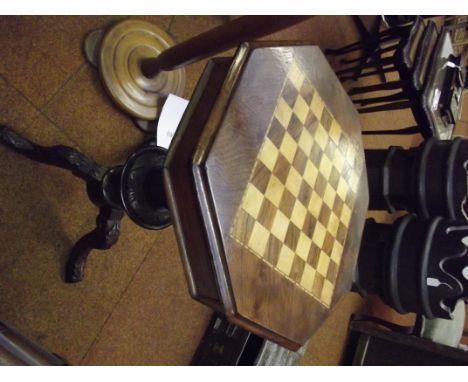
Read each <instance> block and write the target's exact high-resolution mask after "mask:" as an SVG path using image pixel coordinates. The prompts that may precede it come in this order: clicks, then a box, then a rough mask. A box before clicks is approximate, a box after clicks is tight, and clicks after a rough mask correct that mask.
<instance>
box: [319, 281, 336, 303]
mask: <svg viewBox="0 0 468 382" xmlns="http://www.w3.org/2000/svg"><path fill="white" fill-rule="evenodd" d="M334 289H335V287H334V285H333V284H332V283H331V282H330V281H328V280H325V281H324V283H323V287H322V294H321V296H320V299H321V300H322V302H323V303H325V304H326V305H330V304H331V302H332V298H333V290H334Z"/></svg>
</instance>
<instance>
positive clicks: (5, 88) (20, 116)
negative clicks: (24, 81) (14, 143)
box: [0, 77, 39, 131]
mask: <svg viewBox="0 0 468 382" xmlns="http://www.w3.org/2000/svg"><path fill="white" fill-rule="evenodd" d="M38 115H39V111H38V110H37V109H36V108H35V107H34V106H33V105H32V104H31V103H30V102H29V101H28V100H27V99H26V98H25V97H24V96H23V95H22V94H21V93H19V92H18V91H17V90H16V89H14V88H13V87H12V86H11V85H10V84H9V83H8V82H7V81H6V80H5V79H4V78H2V77H0V123H1V124H3V125H8V126H10V127H14V128H15V129H16V130H17V131H24V130H26V129H27V128H28V127H30V125H31V123H32V121H33V120H34V119H35V118H37V116H38Z"/></svg>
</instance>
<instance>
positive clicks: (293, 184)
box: [286, 167, 302, 197]
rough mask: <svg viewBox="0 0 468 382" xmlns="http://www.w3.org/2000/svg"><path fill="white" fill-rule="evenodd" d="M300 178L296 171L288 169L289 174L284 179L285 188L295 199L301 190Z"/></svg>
mask: <svg viewBox="0 0 468 382" xmlns="http://www.w3.org/2000/svg"><path fill="white" fill-rule="evenodd" d="M301 184H302V176H301V175H300V174H299V173H298V172H297V171H296V169H295V168H294V167H291V168H290V169H289V174H288V177H287V179H286V188H287V189H288V190H289V191H291V194H293V195H294V196H295V197H297V196H298V195H299V191H300V189H301Z"/></svg>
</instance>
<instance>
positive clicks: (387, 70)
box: [339, 67, 397, 81]
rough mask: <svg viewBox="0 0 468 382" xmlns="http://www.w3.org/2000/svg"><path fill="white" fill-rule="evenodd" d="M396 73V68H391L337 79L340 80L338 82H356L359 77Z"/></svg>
mask: <svg viewBox="0 0 468 382" xmlns="http://www.w3.org/2000/svg"><path fill="white" fill-rule="evenodd" d="M396 71H397V68H396V67H391V68H383V69H382V70H374V71H371V72H365V73H360V74H359V75H358V76H357V77H355V76H354V75H353V76H348V77H339V78H340V81H348V80H356V79H358V78H361V77H368V76H373V75H374V74H378V75H380V74H381V73H390V72H396Z"/></svg>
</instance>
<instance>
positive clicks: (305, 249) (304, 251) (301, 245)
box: [296, 232, 312, 261]
mask: <svg viewBox="0 0 468 382" xmlns="http://www.w3.org/2000/svg"><path fill="white" fill-rule="evenodd" d="M311 246H312V240H311V239H310V238H309V237H308V236H307V235H306V234H304V232H301V234H300V235H299V241H298V242H297V247H296V253H297V254H298V256H299V257H300V258H301V259H302V260H304V261H307V258H308V257H309V253H310V247H311Z"/></svg>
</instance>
